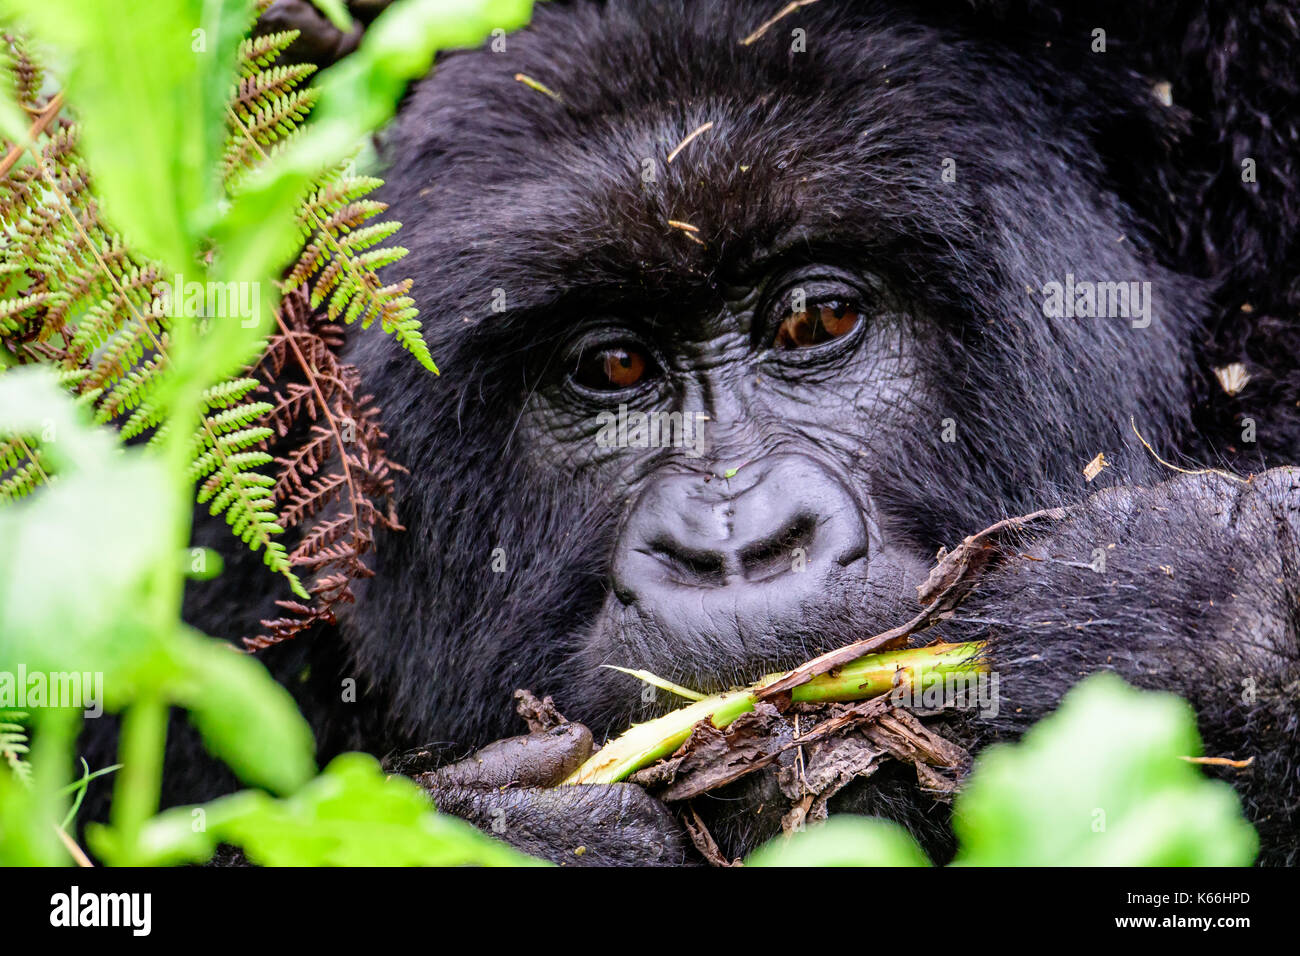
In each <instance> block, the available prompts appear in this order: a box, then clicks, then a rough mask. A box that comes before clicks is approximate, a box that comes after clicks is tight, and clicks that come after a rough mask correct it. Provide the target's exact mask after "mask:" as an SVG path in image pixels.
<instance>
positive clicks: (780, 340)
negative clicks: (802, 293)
mask: <svg viewBox="0 0 1300 956" xmlns="http://www.w3.org/2000/svg"><path fill="white" fill-rule="evenodd" d="M858 319H859V315H858V313H857V311H856V310H854V309H853V308H851V307H850V306H849V305H847V304H846V303H843V302H821V303H817V304H815V305H810V306H809V307H808V308H806V309H804V310H802V311H800V312H789V313H787V314H786V317H785V319H784V320H783V321H782V322H781V326H780V328H778V329H777V330H776V348H779V349H810V348H812V347H813V346H815V345H821V344H822V343H823V342H829V341H830V340H831V339H838V338H839V337H840V336H841V335H846V334H848V333H849V332H850V331H852V329H853V327H854V326H855V325H857V324H858Z"/></svg>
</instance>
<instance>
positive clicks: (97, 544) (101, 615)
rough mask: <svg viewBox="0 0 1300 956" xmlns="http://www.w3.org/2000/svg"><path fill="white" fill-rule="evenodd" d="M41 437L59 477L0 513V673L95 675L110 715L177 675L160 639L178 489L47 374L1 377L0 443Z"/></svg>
mask: <svg viewBox="0 0 1300 956" xmlns="http://www.w3.org/2000/svg"><path fill="white" fill-rule="evenodd" d="M4 434H29V435H30V434H36V435H40V436H41V437H42V439H43V440H42V443H41V448H42V452H43V458H42V460H43V461H46V462H47V463H48V464H49V465H50V466H51V467H52V468H53V470H54V472H55V474H57V475H58V480H57V481H54V482H53V483H51V484H50V485H49V486H48V487H45V488H43V489H42V490H41V491H40V493H39V494H37V495H35V496H33V497H32V498H29V499H26V500H23V501H20V502H18V503H17V504H14V505H13V506H11V507H7V508H4V509H0V634H3V635H4V640H3V642H0V670H12V669H13V667H14V666H15V665H16V664H17V663H18V662H21V663H23V664H25V665H26V667H27V668H28V669H29V670H31V671H37V670H39V671H65V670H71V671H82V672H84V671H91V672H94V671H101V672H103V674H104V680H103V688H104V692H105V696H106V703H107V705H108V706H109V707H110V709H115V708H116V706H118V705H120V704H121V703H122V702H124V701H126V700H129V699H130V697H131V695H132V693H133V692H134V691H135V690H137V689H138V688H139V687H141V686H160V685H161V684H162V683H164V682H166V681H168V680H170V679H172V678H174V677H175V676H177V675H178V674H179V673H180V670H179V667H178V662H177V661H176V660H175V659H174V657H173V656H172V653H171V651H170V649H169V647H168V646H167V643H166V641H165V640H164V638H165V635H166V633H167V631H168V630H170V627H171V626H174V625H170V626H169V627H167V628H160V622H161V621H171V620H174V614H175V612H176V607H177V605H176V603H175V602H176V600H177V599H178V597H179V595H178V592H176V591H172V590H170V589H169V588H168V582H169V581H170V580H171V579H172V578H173V577H178V576H177V575H175V568H176V561H175V554H176V547H177V543H176V542H174V541H173V535H174V534H175V529H176V528H177V523H176V520H175V519H176V516H177V514H179V513H181V512H183V511H187V510H188V507H189V503H188V500H187V495H186V494H185V489H184V488H183V487H182V486H180V485H179V484H178V483H177V482H175V481H170V480H169V476H168V474H167V472H166V469H165V468H164V467H163V465H162V464H161V462H159V461H157V460H155V459H151V458H149V457H147V456H146V455H145V454H144V453H143V452H141V451H139V450H137V449H130V450H126V451H121V450H119V449H118V448H117V445H116V443H115V442H114V440H113V438H112V436H111V434H110V433H109V432H108V431H106V430H104V429H99V428H95V427H94V426H92V425H91V424H90V423H89V421H88V416H87V412H86V410H85V409H83V408H81V407H79V406H77V405H76V404H75V403H74V402H73V401H72V399H70V398H68V397H67V396H66V395H65V394H63V393H62V392H61V391H60V390H59V387H58V384H57V380H56V379H55V376H54V374H53V373H52V372H51V371H49V370H48V369H44V368H32V369H14V370H11V371H8V372H5V373H4V375H3V376H0V435H4Z"/></svg>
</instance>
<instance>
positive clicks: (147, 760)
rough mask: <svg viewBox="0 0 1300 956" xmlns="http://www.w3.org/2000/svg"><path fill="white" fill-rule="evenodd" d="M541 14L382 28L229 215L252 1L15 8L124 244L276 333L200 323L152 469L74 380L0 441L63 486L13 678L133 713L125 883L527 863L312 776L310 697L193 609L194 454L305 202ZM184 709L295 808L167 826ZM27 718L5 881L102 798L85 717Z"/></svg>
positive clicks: (11, 630)
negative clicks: (417, 91) (233, 868)
mask: <svg viewBox="0 0 1300 956" xmlns="http://www.w3.org/2000/svg"><path fill="white" fill-rule="evenodd" d="M530 7H531V4H530V2H528V0H472V2H471V0H467V2H459V3H455V4H447V3H443V2H438V0H405V2H401V3H398V4H396V5H394V6H393V7H392V8H391V9H390V10H389V11H388V12H386V13H385V14H384V15H383V16H382V17H381V18H380V20H379V21H377V22H376V24H375V25H374V26H375V32H374V41H373V42H372V41H371V39H369V38H367V40H366V41H365V42H363V44H362V47H361V49H360V50H359V51H358V53H357V54H356V55H355V56H354V57H353V58H352V60H353V62H350V63H348V64H341V65H340V66H339V67H336V68H335V69H336V70H340V71H342V72H343V73H346V75H347V76H348V83H349V85H348V88H347V89H346V90H344V89H343V88H342V87H340V86H339V85H338V84H337V83H333V84H331V83H330V82H328V81H327V82H323V83H322V91H321V94H320V95H321V99H320V105H321V109H322V112H323V114H324V117H325V118H326V120H327V130H326V131H325V132H324V133H319V134H318V133H317V132H315V131H313V130H312V129H311V127H310V125H309V127H308V128H307V129H305V130H304V131H303V133H302V135H299V136H296V137H294V138H293V142H292V143H291V144H290V145H289V148H285V149H282V150H280V151H278V152H277V153H276V154H275V155H272V156H270V157H269V158H268V159H267V160H266V161H262V162H259V164H258V165H257V167H256V168H255V169H252V170H246V171H245V175H243V176H242V177H241V179H240V181H239V184H238V188H237V189H235V190H233V191H228V188H227V187H228V177H227V176H226V175H224V174H225V173H228V171H229V169H228V167H227V166H224V165H223V163H224V160H225V159H226V157H227V153H228V146H229V142H228V139H229V128H228V121H229V106H230V102H231V90H233V89H235V88H236V86H237V83H238V77H237V70H238V64H239V62H240V56H239V48H240V43H241V41H242V39H243V34H244V31H245V30H246V28H247V27H248V25H249V23H250V22H251V15H252V13H253V10H254V7H253V4H252V3H251V0H248V2H244V3H221V4H213V3H206V2H203V0H151V2H150V3H148V4H144V5H135V6H133V7H132V8H131V11H130V15H129V16H127V15H123V11H122V8H121V7H120V5H119V4H117V3H114V2H111V0H95V2H89V0H6V2H5V3H4V4H3V7H2V8H0V9H2V11H3V13H2V15H3V17H4V19H5V21H6V24H7V26H9V27H12V28H14V29H15V30H17V31H18V32H19V33H22V34H24V35H26V36H28V37H30V38H31V39H32V40H33V42H35V43H37V44H40V45H43V46H45V47H48V48H49V49H50V50H52V51H53V53H52V55H51V57H50V59H49V62H51V63H57V64H62V65H63V66H64V69H63V74H62V75H61V76H60V80H61V89H62V90H63V91H65V92H66V94H67V103H68V106H69V108H70V109H71V110H73V111H74V112H75V113H76V115H77V117H78V122H79V123H80V126H81V129H82V137H81V140H80V144H79V147H78V152H79V157H80V159H79V162H81V161H84V164H85V167H86V168H87V169H90V170H93V171H94V178H93V196H94V199H93V201H94V203H95V205H96V207H97V208H98V207H99V206H101V205H102V209H103V211H104V214H105V216H106V217H107V219H108V220H109V221H111V222H112V227H113V231H114V233H115V234H120V235H121V236H122V237H123V238H124V240H125V241H126V242H128V243H130V245H131V248H132V249H134V250H137V251H138V252H139V253H140V254H142V255H144V256H147V257H149V259H150V260H151V261H153V262H156V263H158V265H159V267H160V268H161V269H162V270H165V274H168V275H170V274H171V273H173V272H177V273H183V274H184V275H185V276H186V278H187V279H194V280H196V281H199V282H209V281H212V282H222V283H225V282H237V283H246V284H250V285H252V284H255V285H253V287H254V288H258V289H260V290H261V294H262V295H263V297H264V299H265V301H264V302H263V303H262V305H263V308H262V309H261V311H260V314H261V316H262V317H263V322H262V323H261V325H252V324H251V323H245V322H241V321H238V320H225V321H223V320H220V319H209V320H202V319H199V318H194V317H188V318H175V319H174V320H173V321H172V322H171V323H170V324H169V327H168V329H167V334H168V338H167V346H166V351H167V358H168V361H167V362H166V363H165V366H164V367H162V368H160V369H159V372H158V376H157V383H156V385H155V386H154V387H153V388H152V390H151V392H150V401H151V402H152V403H153V404H154V406H155V409H156V412H157V415H158V421H159V423H160V427H159V434H158V435H156V436H155V439H156V440H153V441H150V442H149V443H148V444H146V445H132V446H129V447H123V446H122V444H121V443H120V441H119V440H118V438H117V436H116V434H115V433H114V432H112V431H111V430H109V429H107V428H104V427H101V426H98V425H96V423H95V414H94V411H93V407H92V403H91V402H87V401H85V400H82V401H76V400H74V399H73V398H71V397H69V395H68V394H67V392H66V390H65V389H66V386H67V385H68V380H67V376H66V375H61V374H60V372H59V371H57V370H55V369H52V368H50V367H48V366H42V365H40V364H33V365H27V366H20V367H17V368H9V369H8V370H6V371H4V372H3V373H2V374H0V441H3V442H6V443H8V446H9V447H11V448H17V449H18V451H19V452H22V453H23V454H25V455H26V456H27V458H28V460H33V459H32V457H31V456H30V454H29V452H30V443H32V442H39V445H40V448H41V454H40V459H39V460H40V462H41V464H40V466H39V467H41V468H42V469H44V468H45V467H46V466H48V468H49V470H50V474H47V475H45V476H44V477H47V478H48V477H51V476H57V477H56V478H55V480H53V481H49V482H48V483H44V482H43V483H42V484H43V486H42V487H41V488H39V490H37V491H36V492H35V493H34V494H30V495H28V496H25V497H22V498H21V499H19V500H17V501H15V502H12V503H10V504H8V505H6V506H4V507H0V671H4V672H8V673H13V672H15V671H17V670H18V669H19V668H20V667H22V668H26V670H27V671H28V672H29V673H30V672H34V671H44V672H68V671H77V672H87V671H89V672H97V673H101V674H102V675H103V687H104V696H105V700H104V704H105V706H106V708H107V709H108V710H110V711H113V712H120V713H121V714H122V729H121V739H120V741H119V753H120V756H121V761H122V766H121V769H120V770H118V771H117V773H116V775H115V779H114V793H113V801H112V816H111V821H110V825H108V826H101V827H96V828H93V829H91V830H90V831H88V832H89V839H90V840H92V841H93V846H94V849H95V851H96V852H97V853H98V854H99V855H100V856H101V858H102V859H103V860H105V861H106V862H109V863H115V864H136V863H144V862H161V861H170V862H174V861H179V860H181V859H185V860H201V859H205V858H206V857H207V855H209V854H210V853H211V851H212V849H213V847H214V846H215V844H216V841H217V840H218V839H220V840H223V841H226V842H231V843H236V844H241V845H244V846H246V847H247V850H248V852H249V855H250V856H252V857H253V858H254V859H257V860H259V861H262V862H267V863H340V862H348V863H363V862H365V863H431V862H478V863H504V862H515V861H518V860H519V859H520V857H519V856H518V854H515V853H513V852H512V851H509V850H507V849H505V848H503V847H501V846H500V845H499V844H495V843H493V842H492V841H490V840H488V839H487V838H486V837H483V836H482V835H481V834H479V833H477V831H473V830H472V829H471V828H469V827H467V826H465V825H463V824H461V823H459V822H458V821H454V820H449V819H445V818H442V817H439V816H436V815H435V814H434V813H433V810H432V807H431V805H430V804H429V803H428V801H427V799H426V798H425V797H424V796H423V794H422V793H421V792H420V791H419V790H418V789H417V788H416V787H415V785H414V784H412V783H410V782H409V781H405V780H388V779H386V778H385V777H384V775H383V774H382V773H381V772H380V771H379V769H378V767H377V766H376V765H375V764H374V761H373V759H371V758H368V757H363V756H360V755H354V756H349V757H345V758H340V759H339V760H338V761H336V762H335V763H334V764H332V765H331V767H330V768H329V769H328V770H327V771H326V772H325V773H324V774H322V775H321V776H319V777H317V776H316V769H315V762H314V758H313V748H314V744H313V740H312V735H311V732H310V729H309V727H308V726H307V723H306V721H305V720H304V719H303V718H302V716H301V715H300V714H299V713H298V711H297V709H296V707H295V706H294V703H293V701H292V699H291V698H290V696H289V694H288V693H287V692H286V691H285V690H284V689H283V688H281V687H280V686H279V685H278V684H276V682H275V681H274V680H272V678H271V677H270V676H269V674H268V673H267V671H266V670H265V668H264V667H263V666H262V665H261V664H260V663H259V662H258V661H257V660H255V659H254V658H252V657H250V656H247V655H244V654H241V653H239V652H238V651H236V650H234V649H233V648H232V647H231V646H230V645H228V644H226V643H224V642H220V641H214V640H211V639H209V638H207V637H205V636H203V635H200V634H197V633H195V632H194V631H193V630H191V629H190V628H188V627H187V626H185V625H184V624H183V623H182V621H181V614H180V611H181V595H182V589H183V584H184V574H185V568H186V566H187V565H188V563H189V562H188V560H187V559H188V553H189V551H188V541H189V534H190V518H191V509H192V502H193V500H194V478H195V476H194V474H193V471H192V463H193V461H194V458H195V450H194V439H193V436H194V435H195V433H196V429H197V428H198V427H199V425H200V422H201V421H202V419H203V416H204V414H205V412H206V410H207V409H208V407H209V405H208V399H209V397H210V396H211V394H212V393H211V391H210V390H211V389H213V388H214V387H217V386H220V385H221V383H223V382H227V381H230V380H231V379H232V377H234V376H236V375H237V374H238V372H239V370H240V369H241V368H242V367H243V366H244V365H245V364H246V363H247V362H248V360H249V358H250V356H251V355H254V354H256V352H257V349H258V343H259V341H260V340H261V339H262V338H264V336H265V334H266V328H265V325H266V323H267V321H269V319H270V317H271V316H272V315H273V314H274V310H275V307H276V306H277V305H278V294H279V292H278V285H277V280H278V279H279V277H280V276H281V275H282V274H283V272H284V270H285V269H286V267H287V266H289V265H290V263H291V262H292V261H293V257H294V255H295V254H296V253H297V251H298V250H299V248H300V247H301V245H302V243H303V240H304V235H303V233H304V229H303V224H302V221H301V219H300V210H301V208H302V202H303V198H304V197H305V196H308V195H310V194H312V190H313V184H315V183H318V182H320V181H321V177H322V176H328V174H329V171H330V170H333V169H336V168H337V167H338V165H339V164H340V163H342V162H344V161H345V160H346V158H347V157H348V156H349V155H350V154H351V152H352V151H353V150H355V149H356V147H357V146H358V144H359V143H360V142H361V141H362V139H363V138H364V137H366V136H367V135H368V134H369V133H370V132H371V131H372V130H373V129H374V128H375V126H376V125H377V124H378V123H381V122H383V121H384V120H385V119H387V118H388V117H389V116H390V115H391V113H392V110H393V107H394V104H395V102H396V100H397V98H398V97H399V96H400V94H401V92H402V88H403V86H404V84H405V82H406V81H407V80H409V79H411V78H413V77H415V76H416V75H418V73H419V72H422V70H423V69H424V68H427V67H428V65H429V63H430V61H431V58H432V55H433V52H434V51H435V50H436V49H438V48H442V47H447V46H452V45H463V44H468V43H477V42H480V41H481V40H482V39H483V37H485V36H486V35H487V34H488V33H489V32H490V31H491V30H492V29H496V28H505V29H512V28H515V27H517V26H520V25H521V24H522V23H524V22H525V21H526V20H527V17H528V14H529V12H530ZM330 72H333V71H330ZM29 79H33V78H31V77H29ZM34 82H35V81H34V79H33V83H34ZM29 86H30V84H29ZM29 93H30V89H29ZM340 97H341V98H342V99H343V100H344V101H345V102H343V103H341V104H340V103H339V102H337V101H338V100H339V99H340ZM331 101H334V102H333V103H332V105H331ZM344 114H346V117H347V118H346V119H344V118H343V116H344ZM30 123H31V117H30V115H28V114H27V113H26V111H25V110H24V109H23V107H22V106H21V105H20V103H19V102H16V101H15V100H13V99H9V98H5V99H4V100H3V105H2V106H0V127H2V130H0V131H2V132H3V134H4V135H5V136H6V137H7V138H8V139H9V140H10V141H11V142H13V143H15V144H18V145H19V146H21V147H24V148H25V149H26V151H27V153H28V155H29V156H30V157H31V158H32V161H33V162H34V163H36V164H37V165H39V163H40V159H38V158H37V157H39V156H41V155H42V154H41V145H40V144H38V143H36V142H34V141H33V140H32V139H31V138H29V135H28V133H29V125H30ZM65 211H66V210H65ZM250 325H252V327H249V326H250ZM172 706H179V707H184V708H186V709H187V710H188V711H189V715H190V718H191V720H192V721H193V722H194V723H195V724H196V725H197V726H198V728H199V730H200V731H201V733H202V735H203V739H204V741H205V742H206V744H207V746H208V748H209V749H210V750H211V751H212V752H213V753H214V754H215V755H217V756H218V757H220V758H221V759H222V760H224V761H225V762H226V763H228V764H229V765H230V767H231V769H232V770H234V772H235V773H236V774H237V775H238V776H239V778H240V779H241V780H243V781H244V782H246V783H249V784H252V785H254V786H257V787H264V788H266V789H267V790H270V791H272V792H274V793H279V794H285V795H287V796H285V798H284V799H281V800H276V799H273V798H272V797H271V796H269V795H267V794H265V793H262V792H258V791H247V792H243V793H241V794H237V795H235V796H232V797H230V798H227V800H226V801H218V802H217V803H214V804H212V805H211V806H210V807H208V808H204V810H203V812H202V813H198V814H195V813H193V812H192V811H189V810H173V811H171V812H170V813H169V814H164V815H163V816H160V817H159V816H156V813H157V809H158V797H159V787H160V779H161V773H162V754H163V745H164V741H165V734H166V723H167V713H168V709H169V708H170V707H172ZM28 711H29V712H28V714H27V716H26V717H24V718H22V720H23V723H22V724H21V725H15V724H14V720H13V719H12V715H8V714H7V715H6V717H5V721H4V723H5V729H4V733H5V735H6V736H5V741H6V747H7V748H8V750H7V751H6V753H7V754H8V753H10V752H12V755H13V758H14V761H20V762H21V764H22V766H23V767H24V770H23V771H22V772H14V771H13V770H11V769H8V768H9V767H10V766H11V765H12V763H11V762H7V763H6V764H5V766H4V768H2V769H0V863H5V864H66V863H70V862H72V861H73V859H74V855H75V854H77V853H79V850H78V849H77V848H76V847H75V845H73V844H71V840H70V837H69V836H68V832H67V829H66V828H67V827H68V826H69V823H70V820H69V811H70V810H71V809H72V806H71V805H72V803H73V802H74V801H75V800H77V799H79V797H78V794H79V793H80V792H81V788H84V785H85V780H86V778H87V776H88V774H87V773H86V772H85V771H84V770H83V772H82V773H81V774H80V775H78V774H77V773H76V768H75V766H74V757H73V755H74V752H75V739H76V735H77V732H78V729H79V727H80V723H81V714H80V712H79V711H76V710H72V709H68V708H60V707H53V706H44V707H35V708H29V709H28ZM11 725H12V726H11ZM15 726H20V727H21V728H23V729H22V730H15V729H14V727H15ZM28 734H29V735H30V753H23V752H21V750H20V749H19V748H22V747H26V746H28V743H27V740H26V738H27V736H28ZM6 760H7V761H8V756H6ZM78 776H80V780H78ZM209 813H210V814H211V819H212V821H213V826H212V827H211V828H208V829H205V826H206V824H204V825H200V824H199V823H198V822H197V821H201V820H206V819H207V816H208V814H209ZM181 815H184V820H185V826H184V828H183V830H184V833H183V836H184V839H183V840H178V835H180V834H181V829H182V828H179V827H178V826H177V824H176V821H177V820H178V819H179V818H180V816H181Z"/></svg>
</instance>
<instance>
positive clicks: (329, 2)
mask: <svg viewBox="0 0 1300 956" xmlns="http://www.w3.org/2000/svg"><path fill="white" fill-rule="evenodd" d="M311 2H312V4H313V6H315V7H316V9H317V10H319V11H320V12H321V13H323V14H325V16H326V18H327V19H328V20H329V22H330V23H332V24H334V26H335V27H336V28H338V29H339V30H340V31H342V32H343V33H347V32H348V31H349V30H351V29H352V17H351V16H350V15H349V14H348V9H347V6H346V5H344V3H343V0H311Z"/></svg>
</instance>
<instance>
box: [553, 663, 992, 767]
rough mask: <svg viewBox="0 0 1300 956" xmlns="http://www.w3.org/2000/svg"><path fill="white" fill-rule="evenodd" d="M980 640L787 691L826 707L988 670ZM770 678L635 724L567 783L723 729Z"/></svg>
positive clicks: (840, 671)
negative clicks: (702, 731)
mask: <svg viewBox="0 0 1300 956" xmlns="http://www.w3.org/2000/svg"><path fill="white" fill-rule="evenodd" d="M983 646H984V645H983V644H981V643H979V642H971V643H966V644H931V645H929V646H928V647H916V648H909V649H907V650H902V651H889V652H887V653H884V654H868V655H866V656H865V657H860V658H858V659H857V660H855V661H852V662H850V663H848V664H846V665H844V666H843V667H840V668H837V669H836V670H833V671H830V672H829V673H826V674H819V675H818V676H816V677H814V678H812V679H811V680H808V681H807V682H806V683H803V684H800V685H799V686H797V687H795V688H794V689H793V690H792V691H791V694H790V696H791V699H792V700H794V701H796V702H807V703H828V702H832V701H841V702H843V701H857V700H867V699H868V698H871V697H877V696H879V695H880V694H884V693H887V692H888V691H889V690H890V689H891V688H893V687H894V686H895V681H897V680H899V673H898V672H899V671H904V672H906V679H907V680H910V681H911V682H912V683H914V684H915V683H920V682H921V681H922V680H923V679H924V676H925V675H927V674H978V673H981V672H983V671H984V670H986V668H985V667H984V666H983V665H982V664H981V663H979V654H980V651H981V650H982V648H983ZM784 676H785V674H784V673H780V674H769V675H767V676H766V677H764V678H763V679H762V680H759V681H757V682H755V683H753V684H751V685H750V686H749V687H745V688H741V689H739V690H734V691H728V692H726V693H724V694H715V695H714V696H712V697H706V698H704V699H703V700H700V701H696V702H695V703H693V704H690V705H689V706H686V707H682V708H680V709H678V710H674V711H672V712H671V713H669V714H665V715H664V716H662V717H659V718H656V719H655V720H651V721H648V722H646V723H644V724H635V725H633V727H632V728H631V729H630V730H628V731H627V732H626V733H624V734H622V735H621V736H619V737H617V738H616V739H614V740H612V741H610V742H609V743H608V744H606V745H605V746H604V747H602V748H601V749H600V750H598V751H597V752H596V753H595V754H594V755H593V756H592V757H591V759H589V760H588V761H587V762H586V763H584V764H583V765H582V766H581V767H579V768H578V769H577V770H575V771H574V772H573V773H572V774H571V775H570V776H569V777H568V778H567V779H566V780H565V781H564V783H565V784H578V783H617V782H618V781H620V780H625V779H627V778H628V777H629V776H631V775H632V774H633V773H635V772H636V771H638V770H640V769H641V768H642V767H647V766H649V765H650V764H652V763H654V762H655V761H656V760H659V759H661V758H663V757H667V756H668V755H669V754H671V753H672V752H673V751H674V750H676V749H677V748H678V747H680V746H681V745H682V744H684V743H685V742H686V740H687V738H689V737H690V735H691V728H692V727H694V726H695V725H696V724H697V723H699V722H700V721H701V720H704V719H706V718H707V719H709V720H710V721H711V722H712V723H713V726H715V727H718V728H722V727H725V726H727V725H728V724H729V723H731V722H732V721H733V720H735V719H736V718H737V717H739V716H740V715H741V714H745V713H748V712H749V711H751V710H753V709H754V700H755V696H754V695H755V692H756V691H757V690H759V689H761V688H763V687H764V686H766V685H768V684H770V683H772V682H773V681H775V680H778V679H780V678H782V677H784Z"/></svg>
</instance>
